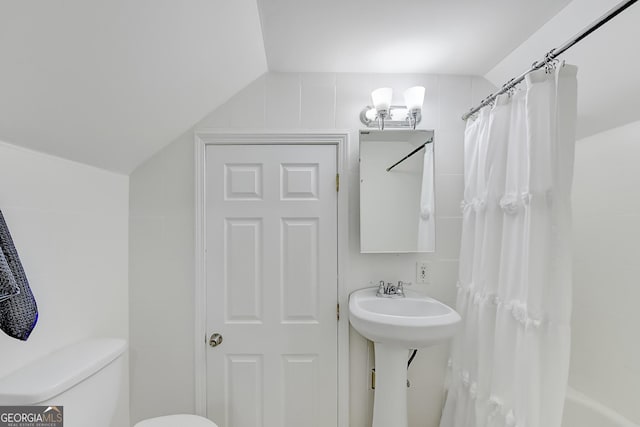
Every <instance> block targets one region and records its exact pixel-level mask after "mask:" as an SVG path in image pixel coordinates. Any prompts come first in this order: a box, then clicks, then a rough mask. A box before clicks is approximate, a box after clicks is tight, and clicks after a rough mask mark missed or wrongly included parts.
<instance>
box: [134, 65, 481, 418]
mask: <svg viewBox="0 0 640 427" xmlns="http://www.w3.org/2000/svg"><path fill="white" fill-rule="evenodd" d="M414 85H423V86H425V87H426V96H425V104H424V110H423V121H422V123H421V124H420V126H419V127H420V128H424V129H435V135H436V145H435V150H436V216H437V220H436V252H435V253H433V254H421V255H411V254H398V255H394V254H360V252H359V235H358V234H359V224H358V221H359V219H358V218H359V199H358V194H359V191H358V174H359V169H358V129H360V128H362V127H363V126H362V124H361V123H360V121H359V118H358V115H359V112H360V110H361V109H362V108H363V107H364V106H365V105H367V104H369V103H370V98H369V96H370V93H371V91H372V90H373V89H375V88H377V87H381V86H390V87H392V88H393V89H394V103H398V104H402V103H403V101H402V98H401V97H402V91H403V90H404V89H406V88H408V87H410V86H414ZM492 89H493V87H491V85H490V84H489V83H488V82H487V81H486V80H484V79H483V78H479V77H469V76H448V75H408V74H333V73H271V72H270V73H267V74H265V75H263V76H262V77H260V78H258V79H257V80H255V81H254V82H253V83H251V84H249V85H248V86H247V87H246V88H245V89H243V90H242V91H240V92H239V93H238V94H236V95H235V96H234V97H233V98H231V99H230V100H229V101H228V102H227V103H226V104H224V105H222V106H221V107H219V108H218V109H216V110H215V111H214V112H212V113H211V114H210V115H209V116H207V117H206V118H204V119H203V120H202V121H201V122H200V123H198V124H197V125H196V126H195V127H194V128H193V129H192V130H191V131H190V132H188V133H187V134H185V135H183V136H182V137H181V138H180V139H178V140H177V141H175V142H173V143H172V144H171V145H169V146H168V147H166V148H165V149H164V150H162V151H161V152H159V153H158V154H157V155H156V156H154V157H153V158H152V159H150V160H148V161H147V162H145V163H144V164H143V165H141V166H140V167H139V168H138V169H136V171H134V173H133V174H132V175H131V177H130V181H131V187H130V191H131V193H130V206H131V222H130V228H131V246H130V248H131V258H130V264H131V275H130V282H131V286H130V288H131V290H130V295H131V342H132V348H133V351H132V354H133V357H132V365H131V366H132V373H133V376H132V384H131V385H132V388H131V393H132V395H131V404H132V421H136V420H138V419H141V418H144V417H148V416H154V415H159V414H165V413H172V412H183V411H186V412H191V411H193V410H194V403H193V396H194V391H193V388H194V385H193V350H192V349H193V328H194V326H193V291H192V288H193V262H194V260H193V251H194V242H193V217H194V213H193V206H194V204H193V200H194V189H193V179H194V171H193V131H194V130H204V129H210V130H215V129H225V130H239V131H255V132H262V131H296V130H303V129H304V130H309V129H312V130H318V129H321V130H336V129H338V130H344V131H346V132H348V133H349V137H350V141H349V147H348V151H349V161H348V170H347V176H343V177H342V178H341V182H342V183H345V184H346V185H347V186H348V191H349V233H350V236H349V252H350V253H349V256H350V260H349V261H350V267H349V271H348V272H347V277H348V286H349V288H350V289H358V288H360V287H364V286H367V285H368V283H369V281H371V280H373V281H378V280H381V279H385V280H405V281H411V282H415V269H416V265H415V264H416V261H417V260H426V261H428V262H429V263H430V267H431V284H429V285H421V286H416V288H420V289H422V290H424V291H425V292H427V293H429V294H430V295H432V296H435V297H437V298H440V299H442V300H443V301H445V302H447V303H449V304H453V303H454V300H455V283H456V280H457V277H456V276H457V266H458V263H457V257H458V246H459V240H460V226H461V217H460V209H459V205H460V200H461V198H462V184H463V179H462V172H463V169H462V140H463V133H464V122H463V121H462V120H461V119H460V116H461V114H462V113H463V112H464V111H466V110H467V109H468V108H469V107H470V106H471V105H472V104H473V103H474V102H475V101H477V100H479V99H481V98H483V97H484V96H486V95H487V94H488V93H489V92H491V91H492ZM345 184H343V185H345ZM343 319H345V320H346V319H347V316H344V317H343ZM350 335H351V340H350V342H351V344H350V371H351V372H350V375H351V378H350V384H351V390H350V413H351V414H350V416H351V422H350V426H351V427H365V426H367V425H370V419H371V408H372V406H371V405H372V397H373V392H372V391H371V390H370V389H369V376H368V363H367V361H368V357H369V354H368V353H369V351H370V349H369V346H368V344H367V341H366V340H365V339H364V338H362V337H360V336H359V335H358V334H357V333H356V332H355V331H353V330H351V334H350ZM447 357H448V347H447V345H440V346H435V347H432V348H429V349H426V350H423V351H420V352H419V354H418V357H417V358H416V360H415V361H414V363H413V365H412V366H411V369H410V379H411V384H412V385H411V388H410V389H409V402H410V425H411V427H418V426H420V427H435V426H436V425H437V424H438V420H439V414H440V408H441V404H442V388H443V380H444V375H445V367H446V361H447ZM150 393H154V396H153V398H151V397H148V396H149V395H150ZM214 417H215V416H214Z"/></svg>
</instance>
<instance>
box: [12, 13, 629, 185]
mask: <svg viewBox="0 0 640 427" xmlns="http://www.w3.org/2000/svg"><path fill="white" fill-rule="evenodd" d="M617 1H618V0H573V1H570V0H538V1H535V2H534V1H529V2H525V1H521V2H514V1H513V0H484V1H482V2H479V1H477V0H457V1H442V0H396V1H392V2H390V1H382V0H367V1H365V0H348V1H345V0H315V1H312V0H233V1H222V0H182V1H178V0H136V1H131V0H53V1H52V0H34V1H15V0H0V140H1V141H5V142H9V143H13V144H16V145H21V146H25V147H28V148H32V149H35V150H38V151H43V152H46V153H50V154H54V155H57V156H60V157H64V158H68V159H72V160H76V161H79V162H83V163H87V164H90V165H94V166H97V167H100V168H104V169H109V170H113V171H117V172H121V173H125V174H126V173H129V172H131V171H132V170H133V169H134V168H135V167H136V166H137V165H139V164H140V163H141V162H143V161H144V160H145V159H147V158H149V157H150V156H151V155H153V154H154V153H155V152H156V151H158V150H159V149H161V148H162V147H163V146H165V145H167V144H168V143H170V142H171V141H172V140H174V139H175V138H176V137H178V136H179V135H181V134H182V133H184V132H185V131H187V130H188V129H189V128H190V127H191V126H193V124H194V123H196V122H197V121H198V120H199V119H201V118H202V117H204V116H205V115H206V114H207V113H209V112H211V111H212V110H214V109H215V108H216V107H218V106H219V105H221V104H222V103H224V102H225V101H226V100H227V99H228V98H230V97H231V96H232V95H233V94H235V93H236V92H237V91H238V90H240V89H241V88H243V87H244V86H245V85H247V84H248V83H250V82H251V81H252V80H254V79H255V78H256V77H258V76H260V75H261V74H263V73H264V72H266V71H267V70H272V71H314V72H373V73H375V72H380V73H382V72H397V73H405V72H406V73H454V74H472V75H484V76H485V77H487V78H488V79H489V80H490V81H491V82H493V83H494V84H496V85H498V86H499V85H501V84H502V83H503V82H504V81H506V80H508V79H509V78H510V77H512V76H514V75H517V74H520V73H521V72H522V71H523V70H524V68H526V67H527V66H528V65H529V64H531V62H533V61H534V60H536V59H539V57H540V56H541V55H542V54H544V53H545V52H546V51H548V50H549V49H551V48H552V47H555V46H556V45H557V44H559V43H561V42H563V41H564V40H566V39H567V38H569V37H570V36H571V35H572V34H574V33H575V32H577V31H578V30H579V29H581V28H582V27H584V26H586V25H587V24H589V23H590V22H591V21H592V20H593V19H595V18H597V17H598V16H600V15H601V14H602V13H604V12H605V11H606V10H608V9H609V8H610V7H612V6H613V5H615V4H616V3H617ZM634 9H637V10H634ZM638 22H640V6H635V7H632V8H631V9H630V10H629V11H627V12H625V13H624V14H623V15H621V16H620V17H618V18H616V19H615V20H614V21H612V23H610V24H608V25H607V26H606V27H605V28H603V29H602V30H600V31H599V32H598V33H597V34H594V35H592V36H591V37H590V38H589V39H588V41H584V42H583V43H582V44H581V45H579V46H577V47H576V48H574V49H572V51H571V52H570V54H568V55H567V59H568V60H570V61H572V62H573V63H576V64H578V65H579V66H580V79H581V80H580V84H581V91H580V109H579V112H580V115H581V116H580V122H579V132H580V135H587V134H590V133H593V132H596V131H598V130H602V129H605V128H607V127H611V126H615V125H618V124H623V123H626V122H629V121H632V120H638V119H640V92H639V91H640V82H639V79H638V78H637V77H636V76H637V75H639V74H640V59H639V58H638V57H637V56H634V55H633V54H629V52H633V48H635V46H634V45H633V44H634V40H640V25H637V23H638ZM630 95H632V96H630Z"/></svg>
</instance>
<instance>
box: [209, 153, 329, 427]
mask: <svg viewBox="0 0 640 427" xmlns="http://www.w3.org/2000/svg"><path fill="white" fill-rule="evenodd" d="M205 175H206V184H205V185H206V216H205V229H206V239H205V240H206V245H205V246H206V277H207V327H208V331H209V334H212V333H214V332H217V333H220V334H221V335H222V336H223V338H224V340H223V342H222V343H221V344H220V345H218V346H217V347H215V348H211V347H209V348H208V352H207V396H208V402H207V415H208V416H209V418H211V419H212V420H214V421H215V422H216V423H217V424H218V425H219V426H220V427H254V426H260V427H283V426H285V427H287V426H291V427H300V426H304V427H314V426H317V427H327V426H332V425H336V423H337V401H336V396H337V319H336V303H337V282H338V280H337V193H336V189H335V176H336V147H335V146H334V145H235V146H233V145H227V146H213V145H210V146H207V149H206V174H205Z"/></svg>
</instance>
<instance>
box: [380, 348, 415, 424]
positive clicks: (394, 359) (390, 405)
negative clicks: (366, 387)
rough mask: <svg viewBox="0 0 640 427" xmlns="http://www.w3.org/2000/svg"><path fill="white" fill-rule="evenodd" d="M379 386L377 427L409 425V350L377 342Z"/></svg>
mask: <svg viewBox="0 0 640 427" xmlns="http://www.w3.org/2000/svg"><path fill="white" fill-rule="evenodd" d="M374 349H375V358H376V389H375V392H374V401H373V427H407V426H408V421H407V359H408V354H409V350H408V349H406V348H402V347H400V346H397V345H388V344H382V343H378V342H376V343H374Z"/></svg>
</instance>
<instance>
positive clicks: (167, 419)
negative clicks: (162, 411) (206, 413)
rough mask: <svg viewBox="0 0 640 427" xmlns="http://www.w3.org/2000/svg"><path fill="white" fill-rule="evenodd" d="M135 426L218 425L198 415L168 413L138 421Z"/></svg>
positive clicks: (201, 426)
mask: <svg viewBox="0 0 640 427" xmlns="http://www.w3.org/2000/svg"><path fill="white" fill-rule="evenodd" d="M134 427H218V426H217V425H216V424H215V423H214V422H213V421H210V420H208V419H206V418H202V417H199V416H197V415H187V414H180V415H167V416H164V417H157V418H149V419H148V420H143V421H140V422H139V423H137V424H136V425H135V426H134Z"/></svg>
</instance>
